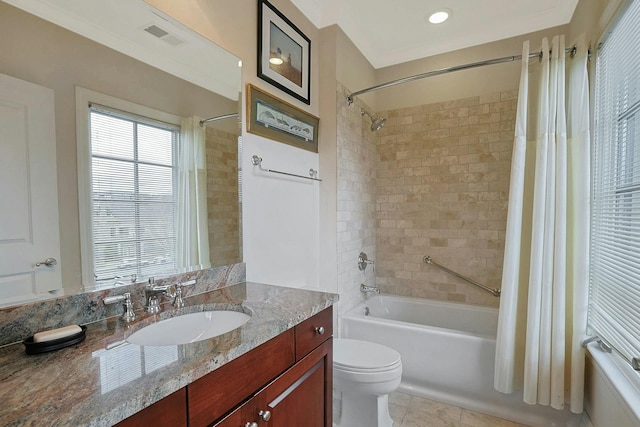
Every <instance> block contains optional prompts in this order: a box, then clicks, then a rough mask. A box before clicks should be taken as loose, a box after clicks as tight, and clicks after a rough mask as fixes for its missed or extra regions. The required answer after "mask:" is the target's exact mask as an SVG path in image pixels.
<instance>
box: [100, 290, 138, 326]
mask: <svg viewBox="0 0 640 427" xmlns="http://www.w3.org/2000/svg"><path fill="white" fill-rule="evenodd" d="M120 301H122V302H123V303H124V313H123V314H122V319H123V320H124V321H125V322H127V323H129V322H133V321H134V320H135V319H136V313H135V312H134V311H133V303H132V302H131V294H130V293H129V292H126V293H124V294H122V295H116V296H112V297H106V298H104V300H102V302H104V304H105V305H111V304H115V303H117V302H120Z"/></svg>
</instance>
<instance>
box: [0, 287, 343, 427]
mask: <svg viewBox="0 0 640 427" xmlns="http://www.w3.org/2000/svg"><path fill="white" fill-rule="evenodd" d="M337 300H338V296H337V295H335V294H330V293H323V292H315V291H308V290H302V289H293V288H283V287H278V286H270V285H262V284H257V283H241V284H238V285H233V286H229V287H226V288H222V289H219V290H215V291H211V292H208V293H205V294H200V295H194V296H192V297H189V298H185V303H186V306H185V308H183V309H179V310H174V309H173V308H172V307H171V306H170V305H169V306H168V307H163V309H165V310H166V311H165V312H163V313H160V314H158V315H151V314H146V313H141V312H140V311H136V314H137V315H138V318H137V319H136V320H135V321H134V322H132V323H131V324H128V325H127V324H126V323H125V322H124V321H123V320H122V319H120V318H119V317H117V318H114V317H112V318H108V319H105V320H102V321H98V322H95V323H91V324H88V325H87V338H86V340H85V341H83V342H82V343H79V344H77V345H74V346H72V347H68V348H65V349H62V350H58V351H54V352H51V353H44V354H39V355H31V356H30V355H27V354H26V353H25V348H24V345H22V343H18V344H13V345H9V346H6V347H2V348H0V383H1V384H2V387H0V425H2V426H42V425H47V426H110V425H113V424H116V423H117V422H119V421H121V420H123V419H125V418H127V417H129V416H131V415H133V414H134V413H136V412H138V411H140V410H141V409H144V408H145V407H147V406H149V405H151V404H152V403H154V402H157V401H158V400H160V399H162V398H164V397H166V396H168V395H169V394H171V393H173V392H175V391H177V390H179V389H180V388H182V387H184V386H186V385H188V384H189V383H191V382H193V381H195V380H197V379H198V378H201V377H202V376H204V375H206V374H208V373H209V372H211V371H213V370H215V369H217V368H219V367H220V366H222V365H224V364H225V363H227V362H229V361H231V360H233V359H235V358H237V357H239V356H241V355H243V354H244V353H246V352H248V351H250V350H252V349H253V348H255V347H257V346H258V345H260V344H262V343H264V342H266V341H268V340H269V339H271V338H273V337H275V336H277V335H279V334H280V333H282V332H284V331H286V330H287V329H290V328H292V327H293V326H295V325H297V324H298V323H300V322H302V321H304V320H306V319H307V318H309V317H311V316H312V315H314V314H316V313H318V312H320V311H322V310H323V309H325V308H327V307H329V306H331V305H332V304H334V303H335V302H336V301H337ZM212 309H213V310H236V311H243V312H245V313H247V314H250V315H251V319H250V320H249V321H248V322H247V323H245V324H244V325H243V326H241V327H240V328H238V329H236V330H234V331H231V332H228V333H226V334H224V335H221V336H219V337H216V338H212V339H208V340H204V341H200V342H196V343H192V344H184V345H177V346H163V347H141V346H138V345H133V344H129V343H127V342H126V341H125V340H126V338H127V337H128V336H129V335H131V334H132V333H133V332H135V331H136V330H138V329H140V328H142V327H144V326H146V325H148V324H150V323H153V322H156V321H159V320H162V319H165V318H168V317H172V316H174V315H178V314H184V313H189V312H194V311H203V310H212Z"/></svg>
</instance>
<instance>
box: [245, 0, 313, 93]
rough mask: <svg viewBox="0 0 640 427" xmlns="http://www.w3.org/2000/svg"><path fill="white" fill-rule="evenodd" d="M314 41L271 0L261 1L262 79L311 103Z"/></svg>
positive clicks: (259, 14)
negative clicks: (270, 0) (312, 47)
mask: <svg viewBox="0 0 640 427" xmlns="http://www.w3.org/2000/svg"><path fill="white" fill-rule="evenodd" d="M310 66H311V40H309V38H308V37H307V36H305V35H304V34H303V33H302V31H300V30H299V29H298V27H296V26H295V25H294V24H293V22H291V21H289V20H288V19H287V17H286V16H284V15H283V14H282V13H281V12H280V11H279V10H278V9H276V8H275V7H274V6H273V5H272V4H271V3H269V2H268V1H267V0H258V77H260V78H261V79H263V80H266V81H268V82H269V83H271V84H272V85H274V86H275V87H277V88H278V89H281V90H283V91H284V92H287V93H288V94H289V95H291V96H293V97H295V98H297V99H299V100H300V101H302V102H304V103H305V104H310V103H311V96H310V94H311V83H310V78H311V69H310Z"/></svg>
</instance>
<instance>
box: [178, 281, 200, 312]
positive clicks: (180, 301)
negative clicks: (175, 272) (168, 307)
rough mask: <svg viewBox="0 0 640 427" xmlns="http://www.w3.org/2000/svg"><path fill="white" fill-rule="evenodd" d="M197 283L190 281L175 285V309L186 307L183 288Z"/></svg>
mask: <svg viewBox="0 0 640 427" xmlns="http://www.w3.org/2000/svg"><path fill="white" fill-rule="evenodd" d="M195 284H196V281H195V279H194V280H189V281H187V282H182V283H176V284H175V299H174V300H173V306H174V307H175V308H182V307H184V300H183V299H182V288H183V287H184V286H191V285H195Z"/></svg>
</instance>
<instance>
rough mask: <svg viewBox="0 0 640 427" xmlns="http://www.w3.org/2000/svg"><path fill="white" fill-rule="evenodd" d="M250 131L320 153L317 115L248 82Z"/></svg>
mask: <svg viewBox="0 0 640 427" xmlns="http://www.w3.org/2000/svg"><path fill="white" fill-rule="evenodd" d="M247 113H248V117H249V120H247V131H248V132H251V133H254V134H256V135H260V136H264V137H265V138H270V139H273V140H275V141H279V142H283V143H285V144H289V145H293V146H294V147H298V148H302V149H303V150H308V151H312V152H314V153H317V152H318V124H319V122H320V120H319V119H318V118H317V117H316V116H312V115H311V114H309V113H307V112H305V111H302V110H301V109H299V108H297V107H294V106H293V105H291V104H289V103H287V102H285V101H283V100H281V99H278V98H276V97H275V96H272V95H269V94H268V93H267V92H265V91H263V90H261V89H259V88H257V87H255V86H253V85H247Z"/></svg>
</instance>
